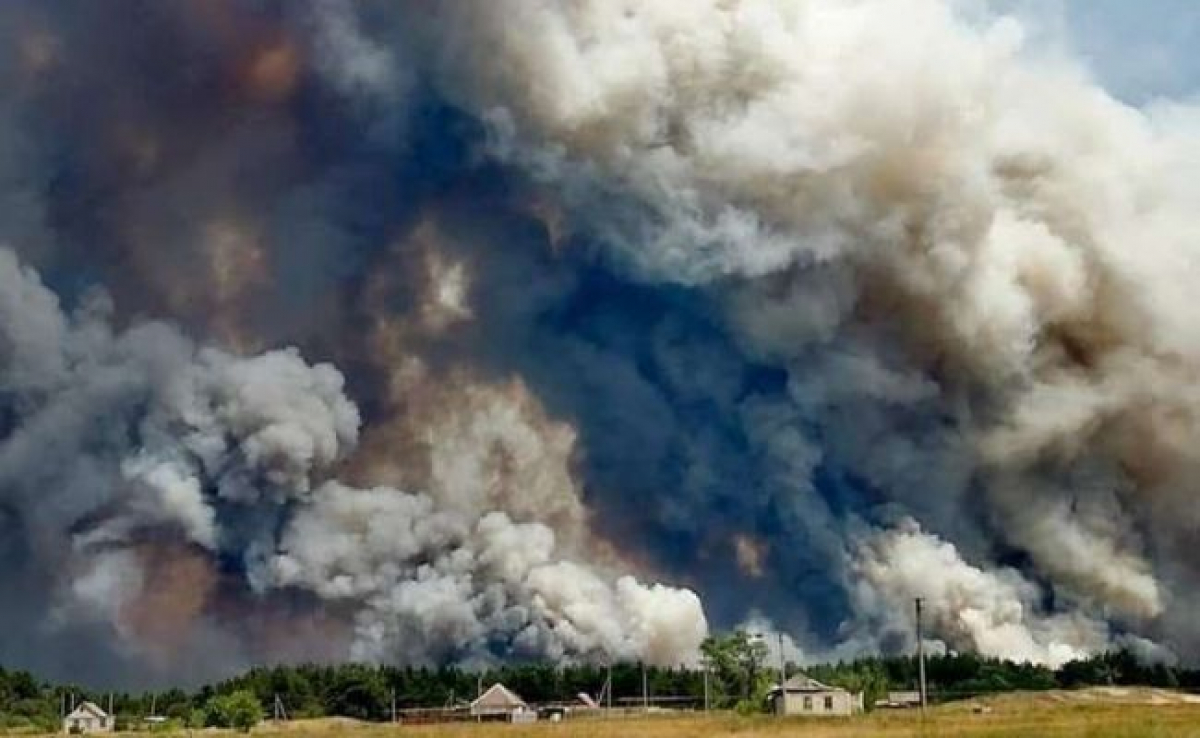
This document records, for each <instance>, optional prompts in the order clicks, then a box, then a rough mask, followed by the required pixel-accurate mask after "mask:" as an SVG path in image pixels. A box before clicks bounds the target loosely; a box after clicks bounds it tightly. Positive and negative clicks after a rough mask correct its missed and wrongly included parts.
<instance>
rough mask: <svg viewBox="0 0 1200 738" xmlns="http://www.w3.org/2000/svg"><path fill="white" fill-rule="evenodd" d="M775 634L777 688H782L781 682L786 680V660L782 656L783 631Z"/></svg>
mask: <svg viewBox="0 0 1200 738" xmlns="http://www.w3.org/2000/svg"><path fill="white" fill-rule="evenodd" d="M776 635H778V636H779V688H780V689H783V683H784V682H786V681H787V661H785V660H784V656H783V631H782V630H781V631H779V633H777V634H776Z"/></svg>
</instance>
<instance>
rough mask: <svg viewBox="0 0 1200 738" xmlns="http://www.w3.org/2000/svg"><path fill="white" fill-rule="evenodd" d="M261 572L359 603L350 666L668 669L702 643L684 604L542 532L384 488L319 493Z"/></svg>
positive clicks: (696, 618)
mask: <svg viewBox="0 0 1200 738" xmlns="http://www.w3.org/2000/svg"><path fill="white" fill-rule="evenodd" d="M270 566H271V570H270V572H269V574H267V575H265V576H262V577H259V578H258V579H259V581H262V582H266V583H267V586H274V587H300V588H305V589H309V590H312V591H314V592H316V593H317V594H319V595H320V596H321V597H323V598H327V599H330V600H335V601H337V600H349V601H356V602H361V603H365V607H364V608H363V609H362V610H361V611H360V612H359V614H358V616H357V618H356V629H357V635H356V640H355V643H354V649H355V650H354V655H355V656H356V657H357V658H360V659H369V660H373V661H383V660H387V659H389V658H392V657H393V656H394V655H395V654H397V653H400V654H403V655H404V658H405V659H406V660H409V661H422V662H433V663H437V662H440V661H444V660H447V659H457V660H463V659H467V660H470V661H472V662H476V663H478V662H484V661H487V660H489V659H492V658H494V654H492V653H491V652H490V650H489V645H490V643H491V642H493V641H494V640H495V639H497V638H501V639H503V640H506V641H509V642H511V643H513V644H514V645H515V647H516V648H517V649H518V651H519V652H524V653H526V654H527V655H544V656H549V657H552V658H564V657H571V656H592V657H601V656H608V657H613V658H646V659H649V660H652V661H655V662H661V663H677V662H679V661H681V660H685V659H690V658H692V657H693V656H694V654H695V652H696V649H697V648H698V646H699V643H700V641H701V640H702V639H703V638H704V636H705V635H706V633H707V629H706V627H705V621H704V615H703V611H702V609H701V606H700V601H699V599H698V598H697V597H696V596H695V595H694V594H693V593H691V592H688V591H686V590H677V589H671V588H669V587H663V586H661V585H645V584H642V583H641V582H639V581H637V580H636V579H634V578H632V577H628V576H625V577H620V578H618V579H615V581H614V580H613V579H611V578H606V577H605V576H604V574H603V572H601V571H598V570H596V569H594V568H592V567H589V566H587V565H583V564H580V563H576V562H572V561H568V560H563V559H561V558H559V557H557V556H556V541H555V535H554V532H553V531H552V530H551V529H550V528H548V527H546V526H545V525H542V524H540V523H517V522H514V521H513V520H512V519H511V518H510V517H509V516H508V515H507V514H506V513H503V512H495V511H493V512H488V511H486V509H474V510H467V509H464V508H461V507H459V508H457V509H437V508H436V507H435V503H434V502H433V501H432V500H431V499H430V498H429V497H427V496H424V495H413V494H408V493H404V492H400V491H398V490H395V489H390V488H376V489H372V490H357V489H352V488H348V487H345V486H343V485H340V484H337V483H328V484H326V485H324V486H323V487H321V488H320V489H318V490H317V491H316V493H315V495H314V499H313V504H312V505H310V506H308V507H305V508H304V509H302V510H301V511H300V512H299V513H298V514H297V516H296V517H295V518H294V519H293V520H292V522H291V523H290V525H289V526H288V528H287V530H286V531H285V532H284V534H283V537H282V540H281V542H280V553H279V554H278V555H277V556H276V557H275V558H274V559H273V560H272V561H271V564H270Z"/></svg>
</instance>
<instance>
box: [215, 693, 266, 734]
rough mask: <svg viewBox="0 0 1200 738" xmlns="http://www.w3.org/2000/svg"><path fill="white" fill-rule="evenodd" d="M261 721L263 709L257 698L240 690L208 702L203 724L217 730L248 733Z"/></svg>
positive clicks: (218, 696)
mask: <svg viewBox="0 0 1200 738" xmlns="http://www.w3.org/2000/svg"><path fill="white" fill-rule="evenodd" d="M262 719H263V709H262V705H261V704H260V703H259V701H258V698H257V697H255V696H254V693H253V692H251V691H249V690H240V691H237V692H233V693H232V694H225V695H217V696H216V697H213V698H212V699H211V700H209V702H208V715H207V720H206V721H205V722H206V723H207V724H208V725H214V726H216V727H219V728H237V729H238V730H241V731H243V732H249V731H250V729H251V728H253V727H254V726H255V725H258V724H259V723H260V722H261V721H262Z"/></svg>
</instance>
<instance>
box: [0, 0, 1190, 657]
mask: <svg viewBox="0 0 1200 738" xmlns="http://www.w3.org/2000/svg"><path fill="white" fill-rule="evenodd" d="M134 8H136V9H137V12H136V13H135V12H132V9H134ZM125 10H127V11H130V12H126V13H122V12H120V11H119V10H118V9H114V8H113V7H111V6H108V5H106V6H104V7H103V8H100V7H97V8H92V9H89V10H86V11H83V12H81V11H79V10H78V9H77V8H74V7H71V8H68V7H65V6H63V7H60V5H59V3H56V2H42V3H14V4H12V5H11V6H9V7H8V8H6V9H5V10H4V11H0V12H2V13H3V15H2V16H0V17H2V18H3V24H2V26H3V36H4V38H3V40H5V41H8V42H9V43H6V44H4V50H3V51H0V54H3V55H4V56H3V59H0V62H4V63H3V64H0V69H4V70H6V71H3V72H0V74H2V75H3V79H2V81H3V83H4V84H3V87H0V89H3V90H4V91H3V92H2V93H0V236H3V237H4V238H6V239H7V240H8V241H9V242H11V245H12V246H13V247H14V248H15V249H16V252H17V253H18V254H19V255H20V257H21V259H22V260H23V261H25V262H27V263H30V264H33V265H35V266H36V267H37V268H38V269H39V270H40V273H41V274H43V275H44V278H45V279H46V281H47V283H49V284H50V285H51V286H52V287H53V288H54V291H55V292H57V293H59V294H60V295H61V299H62V300H63V302H64V303H65V304H67V305H69V310H68V313H69V314H68V315H64V312H63V310H62V309H60V308H59V306H58V302H57V300H56V299H55V297H54V296H53V294H52V293H51V292H49V291H48V290H47V289H46V288H43V287H42V286H41V285H40V283H39V282H38V280H37V279H36V278H34V277H33V276H32V275H31V273H29V272H28V271H22V267H20V266H19V265H18V262H17V261H16V260H14V258H13V257H12V256H10V255H9V256H4V257H3V259H4V261H3V263H2V266H3V270H2V274H3V275H4V282H5V284H4V293H3V295H2V296H0V305H2V306H3V307H2V310H0V317H3V323H2V325H0V339H2V340H0V382H2V384H0V501H2V502H3V507H2V509H3V511H4V512H3V516H2V517H0V527H2V528H3V531H4V535H3V539H2V540H3V541H4V543H3V546H4V548H3V549H0V554H2V555H3V558H2V559H0V561H2V562H3V564H4V567H5V570H6V573H8V572H11V576H10V577H6V578H5V582H6V585H5V586H7V587H9V588H10V589H12V590H13V592H14V594H15V595H18V596H20V597H23V598H24V600H23V601H28V602H30V603H31V604H30V605H29V606H28V607H19V608H16V609H15V610H14V611H12V612H11V613H7V614H6V615H5V616H4V617H5V620H6V625H7V626H8V627H9V628H10V629H11V630H13V631H14V632H21V633H30V634H36V637H35V638H31V639H28V640H27V641H26V643H27V644H29V646H28V648H26V646H24V645H21V644H19V643H18V644H5V645H3V646H0V649H7V650H0V658H2V657H8V658H14V659H17V660H20V661H23V662H26V663H30V664H36V665H41V666H43V667H45V668H47V669H54V668H59V667H56V663H58V662H57V661H56V659H57V658H58V657H57V656H55V654H58V653H64V652H65V650H66V649H67V647H68V646H69V645H71V644H74V643H77V642H78V639H80V638H91V639H93V640H95V639H96V638H100V637H107V638H108V639H109V640H111V641H112V643H113V645H112V647H111V649H110V650H111V651H112V653H111V654H108V656H107V657H106V660H105V661H104V662H103V663H98V665H97V667H96V672H97V674H98V675H112V674H118V673H123V672H121V671H120V670H121V669H125V668H129V669H132V668H133V666H134V665H138V664H142V663H154V664H158V665H160V666H161V667H162V669H163V673H167V672H168V670H169V669H171V668H178V665H179V664H181V663H188V664H189V665H190V668H192V669H193V670H194V672H195V674H196V675H197V676H200V675H205V674H211V673H220V672H223V671H228V670H229V669H231V668H235V667H236V666H238V665H240V664H241V663H243V662H244V661H246V660H251V661H252V660H271V659H287V658H345V657H354V658H363V659H370V660H389V661H396V662H413V661H450V660H453V661H460V662H467V663H481V662H486V661H489V660H492V659H497V658H510V657H522V656H527V655H529V656H537V655H541V656H549V657H554V658H560V657H562V658H592V657H609V656H620V657H630V658H633V657H646V658H652V659H655V660H658V661H677V660H681V659H686V658H689V657H690V656H692V655H693V654H694V648H695V645H696V643H697V642H698V641H699V639H700V638H702V637H703V635H704V633H705V632H706V627H707V625H706V623H707V622H712V623H714V624H716V625H719V626H732V625H736V624H738V623H745V622H752V623H759V624H765V625H764V626H763V627H764V628H771V629H778V630H780V631H781V632H785V633H786V634H787V635H788V641H787V642H788V643H789V644H790V645H789V646H788V649H789V650H790V649H795V650H796V652H797V653H803V654H804V655H805V656H806V657H810V658H819V657H821V656H824V655H836V656H843V655H852V654H854V653H858V652H864V651H876V650H884V651H889V652H891V651H897V650H901V649H905V648H909V647H911V639H912V635H911V633H912V627H911V626H912V622H911V617H912V610H911V602H912V598H913V597H917V596H920V597H924V598H925V599H926V603H927V607H928V612H929V614H930V620H931V622H930V626H931V637H933V638H934V639H937V640H939V641H941V642H942V643H943V644H944V645H945V646H946V647H947V648H951V649H968V650H978V651H981V652H984V653H987V654H992V655H1003V656H1011V657H1015V658H1022V659H1030V660H1034V661H1040V662H1047V663H1052V664H1054V663H1060V662H1062V661H1064V660H1066V659H1069V658H1073V657H1076V656H1079V655H1083V654H1087V653H1091V652H1095V651H1097V650H1100V649H1104V648H1107V647H1110V646H1112V645H1115V644H1134V645H1137V647H1139V648H1145V649H1150V650H1154V651H1155V652H1159V653H1162V652H1173V653H1174V654H1175V655H1177V656H1179V657H1181V658H1183V659H1185V660H1195V658H1197V656H1198V655H1200V626H1197V624H1196V622H1195V618H1194V617H1192V615H1191V613H1192V612H1193V611H1194V609H1195V607H1196V606H1198V605H1200V601H1198V600H1197V595H1196V594H1195V590H1196V588H1195V584H1196V583H1197V581H1198V580H1200V560H1198V559H1197V558H1196V555H1195V553H1194V552H1195V551H1196V550H1197V543H1200V540H1198V539H1200V536H1198V534H1197V532H1198V527H1197V518H1196V513H1195V505H1194V502H1193V501H1194V496H1195V492H1196V489H1195V482H1194V481H1193V477H1194V476H1195V475H1194V474H1193V471H1194V470H1195V469H1197V468H1200V463H1198V462H1200V457H1198V456H1197V453H1200V452H1198V451H1197V450H1196V449H1198V448H1200V444H1198V443H1197V441H1200V395H1198V394H1197V392H1196V390H1195V384H1196V381H1195V380H1196V378H1197V376H1200V325H1197V323H1196V321H1195V320H1194V319H1193V318H1192V317H1191V315H1192V311H1191V310H1190V307H1189V297H1190V293H1191V287H1192V285H1193V284H1194V283H1195V282H1196V278H1197V277H1198V276H1200V275H1198V274H1197V258H1196V249H1197V248H1198V247H1197V244H1198V243H1200V226H1198V221H1197V219H1196V216H1195V215H1194V214H1195V213H1196V212H1200V209H1198V207H1197V206H1200V202H1197V200H1198V199H1200V195H1197V194H1196V190H1195V188H1194V187H1193V186H1191V182H1192V181H1193V180H1194V175H1195V173H1196V172H1197V171H1200V156H1198V155H1200V145H1198V144H1200V134H1198V133H1197V130H1198V129H1197V125H1196V120H1197V114H1196V111H1195V110H1194V108H1193V107H1192V106H1189V105H1187V104H1184V103H1168V102H1160V103H1156V104H1153V105H1149V106H1146V107H1142V108H1133V107H1129V106H1127V105H1125V104H1123V103H1122V102H1120V101H1118V100H1116V99H1114V98H1112V97H1111V96H1110V95H1108V94H1107V93H1106V92H1105V91H1104V90H1103V89H1102V88H1101V87H1100V86H1099V85H1097V84H1096V83H1095V82H1094V81H1092V80H1091V79H1090V78H1089V77H1088V75H1087V73H1086V72H1085V71H1084V70H1083V69H1081V68H1079V67H1078V66H1076V65H1074V64H1072V63H1071V62H1070V61H1069V60H1067V59H1066V57H1065V56H1064V55H1063V54H1061V53H1058V52H1048V51H1046V50H1044V49H1042V48H1041V47H1038V46H1036V45H1035V44H1033V43H1031V42H1029V41H1028V40H1027V38H1028V35H1027V29H1026V27H1025V26H1024V25H1023V24H1022V22H1021V21H1019V20H1017V19H1014V18H1010V17H1004V16H1003V15H1001V14H997V13H995V12H990V11H989V9H988V8H987V7H986V6H985V5H984V4H981V3H973V2H965V1H963V2H956V1H952V0H837V1H833V2H806V1H804V0H740V1H739V0H735V1H732V2H731V1H728V0H678V1H666V0H664V1H662V2H653V3H646V2H633V1H632V0H569V1H565V2H558V3H532V2H525V1H524V0H511V1H509V0H498V1H496V2H488V3H470V2H440V3H427V2H418V1H417V0H412V1H411V2H398V3H389V4H386V5H374V4H350V3H341V2H335V1H333V0H324V1H321V2H317V1H314V2H307V3H288V4H280V5H279V6H278V7H275V6H274V5H272V4H266V5H260V4H251V3H236V2H231V3H211V4H178V5H175V4H169V5H168V4H142V3H137V2H132V1H130V2H129V7H128V8H125ZM128 18H135V20H134V21H132V22H129V21H127V20H125V19H128ZM114 91H115V92H114ZM97 285H107V287H108V289H109V290H110V291H111V292H110V294H111V295H112V298H111V299H109V298H106V297H103V296H98V293H95V292H93V291H92V290H93V289H94V288H95V287H96V286H97ZM145 316H150V318H157V319H161V320H169V321H171V325H177V326H180V327H179V328H173V327H168V325H167V324H164V323H157V322H149V321H148V320H147V318H146V317H145ZM184 333H187V334H188V335H193V336H195V337H196V338H197V339H198V340H199V341H200V342H201V343H202V344H204V345H205V346H207V348H198V347H197V346H196V345H195V344H193V343H192V342H191V341H189V340H187V339H185V338H183V337H182V336H183V334H184ZM281 346H297V347H299V350H300V351H302V352H303V356H305V357H313V358H315V359H318V360H319V361H320V362H322V363H315V364H311V363H308V362H306V361H305V360H303V359H301V358H300V357H301V353H299V352H298V351H297V349H280V348H279V347H281ZM335 366H336V367H337V368H334V367H335ZM343 383H344V384H345V386H343ZM348 398H354V402H351V401H350V400H349V399H348ZM360 414H361V421H360ZM360 436H361V438H360ZM640 581H663V582H668V583H670V584H669V585H656V584H651V585H647V584H641V583H640ZM692 592H695V593H696V594H695V595H693V594H692ZM697 595H698V597H699V600H698V599H697ZM700 602H703V611H702V609H701V606H700ZM160 609H161V610H162V611H163V614H161V615H155V614H154V613H155V612H156V611H157V610H160ZM47 610H49V611H51V612H53V617H52V618H50V619H49V621H48V622H43V619H42V618H41V617H40V616H39V613H41V612H43V611H47ZM255 623H261V624H262V625H255ZM280 632H287V633H292V634H296V635H295V636H294V637H292V638H283V639H280V638H278V637H277V636H276V637H264V635H263V634H264V633H280ZM18 640H19V639H18ZM106 653H107V651H106ZM198 655H199V656H198Z"/></svg>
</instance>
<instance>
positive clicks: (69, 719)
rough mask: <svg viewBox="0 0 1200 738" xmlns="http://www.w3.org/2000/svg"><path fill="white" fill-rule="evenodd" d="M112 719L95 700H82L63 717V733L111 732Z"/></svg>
mask: <svg viewBox="0 0 1200 738" xmlns="http://www.w3.org/2000/svg"><path fill="white" fill-rule="evenodd" d="M113 722H114V721H113V719H112V717H110V716H109V714H108V713H107V712H105V711H104V710H101V709H100V706H99V705H97V704H96V703H95V702H83V703H81V704H80V705H79V706H78V707H76V708H75V709H74V710H72V711H71V714H70V715H67V716H66V717H65V718H63V732H64V733H111V732H112V731H113Z"/></svg>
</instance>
